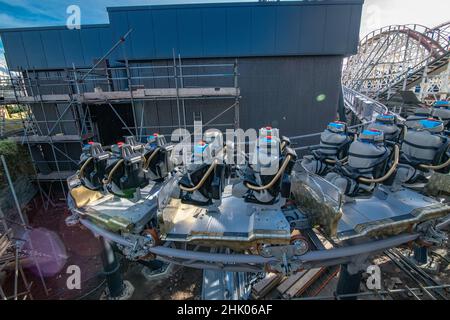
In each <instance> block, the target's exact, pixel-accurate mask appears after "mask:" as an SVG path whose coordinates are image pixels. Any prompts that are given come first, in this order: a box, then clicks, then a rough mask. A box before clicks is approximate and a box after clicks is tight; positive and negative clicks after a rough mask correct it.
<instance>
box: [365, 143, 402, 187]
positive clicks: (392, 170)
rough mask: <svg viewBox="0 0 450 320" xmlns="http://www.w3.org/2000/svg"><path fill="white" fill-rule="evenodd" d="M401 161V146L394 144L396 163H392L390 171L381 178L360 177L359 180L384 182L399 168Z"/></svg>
mask: <svg viewBox="0 0 450 320" xmlns="http://www.w3.org/2000/svg"><path fill="white" fill-rule="evenodd" d="M399 161H400V148H399V146H398V145H395V146H394V163H393V164H392V167H391V168H390V169H389V171H388V172H387V173H386V174H385V175H384V176H383V177H381V178H378V179H369V178H364V177H359V178H358V180H359V181H360V182H362V183H383V182H384V181H386V180H387V179H389V178H390V177H391V176H392V175H393V174H394V172H395V170H396V169H397V166H398V163H399Z"/></svg>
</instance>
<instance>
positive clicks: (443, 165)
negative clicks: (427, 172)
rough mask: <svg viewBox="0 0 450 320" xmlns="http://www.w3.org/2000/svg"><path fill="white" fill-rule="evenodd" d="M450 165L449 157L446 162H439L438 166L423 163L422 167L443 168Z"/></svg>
mask: <svg viewBox="0 0 450 320" xmlns="http://www.w3.org/2000/svg"><path fill="white" fill-rule="evenodd" d="M448 166H450V159H448V160H447V161H446V162H445V163H443V164H439V165H436V166H432V165H426V164H421V165H420V167H421V168H423V169H431V170H442V169H445V168H447V167H448Z"/></svg>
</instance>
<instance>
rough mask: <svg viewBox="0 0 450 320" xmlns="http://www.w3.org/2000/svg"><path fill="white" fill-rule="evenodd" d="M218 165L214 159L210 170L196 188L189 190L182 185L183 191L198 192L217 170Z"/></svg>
mask: <svg viewBox="0 0 450 320" xmlns="http://www.w3.org/2000/svg"><path fill="white" fill-rule="evenodd" d="M217 163H218V160H217V159H214V161H213V162H212V163H211V165H210V166H209V168H208V170H207V171H206V172H205V174H204V175H203V178H202V179H201V180H200V182H199V183H198V184H197V185H196V186H195V187H192V188H188V187H185V186H183V185H181V184H180V189H181V190H183V191H186V192H194V191H197V190H198V189H200V188H201V187H202V186H203V184H204V183H205V182H206V179H208V177H209V176H210V175H211V173H212V172H213V171H214V169H215V168H216V166H217Z"/></svg>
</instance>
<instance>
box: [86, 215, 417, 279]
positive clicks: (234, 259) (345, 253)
mask: <svg viewBox="0 0 450 320" xmlns="http://www.w3.org/2000/svg"><path fill="white" fill-rule="evenodd" d="M80 223H81V224H82V225H84V226H85V227H86V228H88V229H89V230H91V231H92V232H93V233H94V234H96V235H99V236H102V237H104V238H105V239H107V240H110V241H113V242H115V243H118V244H120V245H122V246H125V247H129V248H135V247H136V245H137V243H135V242H133V241H131V240H128V239H126V238H124V237H122V236H120V235H118V234H115V233H112V232H110V231H108V230H105V229H102V228H100V227H99V226H97V225H95V224H94V223H92V222H91V221H89V220H87V219H83V218H81V219H80ZM418 237H419V235H418V234H407V235H400V236H395V237H391V238H388V239H383V240H375V241H371V242H367V243H363V244H359V245H355V246H351V247H341V248H337V249H332V250H321V251H311V252H308V253H306V254H304V255H302V256H295V257H294V259H293V261H295V262H297V263H299V265H301V266H303V265H305V266H309V265H324V266H328V265H332V264H334V263H335V264H339V263H342V261H344V262H345V261H347V262H348V261H351V260H352V259H353V258H354V257H355V256H358V255H361V254H370V253H374V252H378V251H383V250H386V249H389V248H393V247H397V246H399V245H402V244H405V243H407V242H410V241H414V240H416V239H417V238H418ZM148 251H149V253H152V254H154V255H157V256H158V257H159V258H161V259H162V258H166V259H171V260H173V262H174V263H177V264H183V263H186V261H188V262H189V266H191V267H193V268H195V267H200V268H203V267H204V266H205V264H204V263H208V264H210V263H218V264H224V265H226V264H241V265H243V264H247V265H248V266H246V267H245V268H247V267H251V268H254V267H256V265H260V267H261V268H260V270H263V269H264V266H265V265H267V264H269V265H270V264H273V263H278V262H280V261H278V259H277V258H275V257H270V258H265V257H262V256H257V255H250V254H222V253H208V252H194V251H187V250H182V249H175V248H168V247H165V246H156V247H149V248H148ZM179 260H186V261H179ZM202 262H203V263H202ZM198 263H199V264H198ZM242 267H243V268H244V266H242Z"/></svg>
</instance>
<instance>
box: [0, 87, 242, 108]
mask: <svg viewBox="0 0 450 320" xmlns="http://www.w3.org/2000/svg"><path fill="white" fill-rule="evenodd" d="M177 91H178V92H177ZM239 96H240V90H239V89H238V88H234V87H217V88H180V89H178V90H177V89H176V88H161V89H138V90H134V91H132V92H130V91H111V92H109V91H97V92H86V93H84V94H81V95H73V96H71V95H68V94H52V95H40V96H28V97H18V98H17V101H16V99H4V100H1V101H0V104H15V103H24V104H30V103H39V102H43V103H61V102H69V101H72V100H73V101H78V102H80V103H96V102H102V101H122V100H131V99H134V100H154V99H176V98H177V97H179V98H208V97H239Z"/></svg>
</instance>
